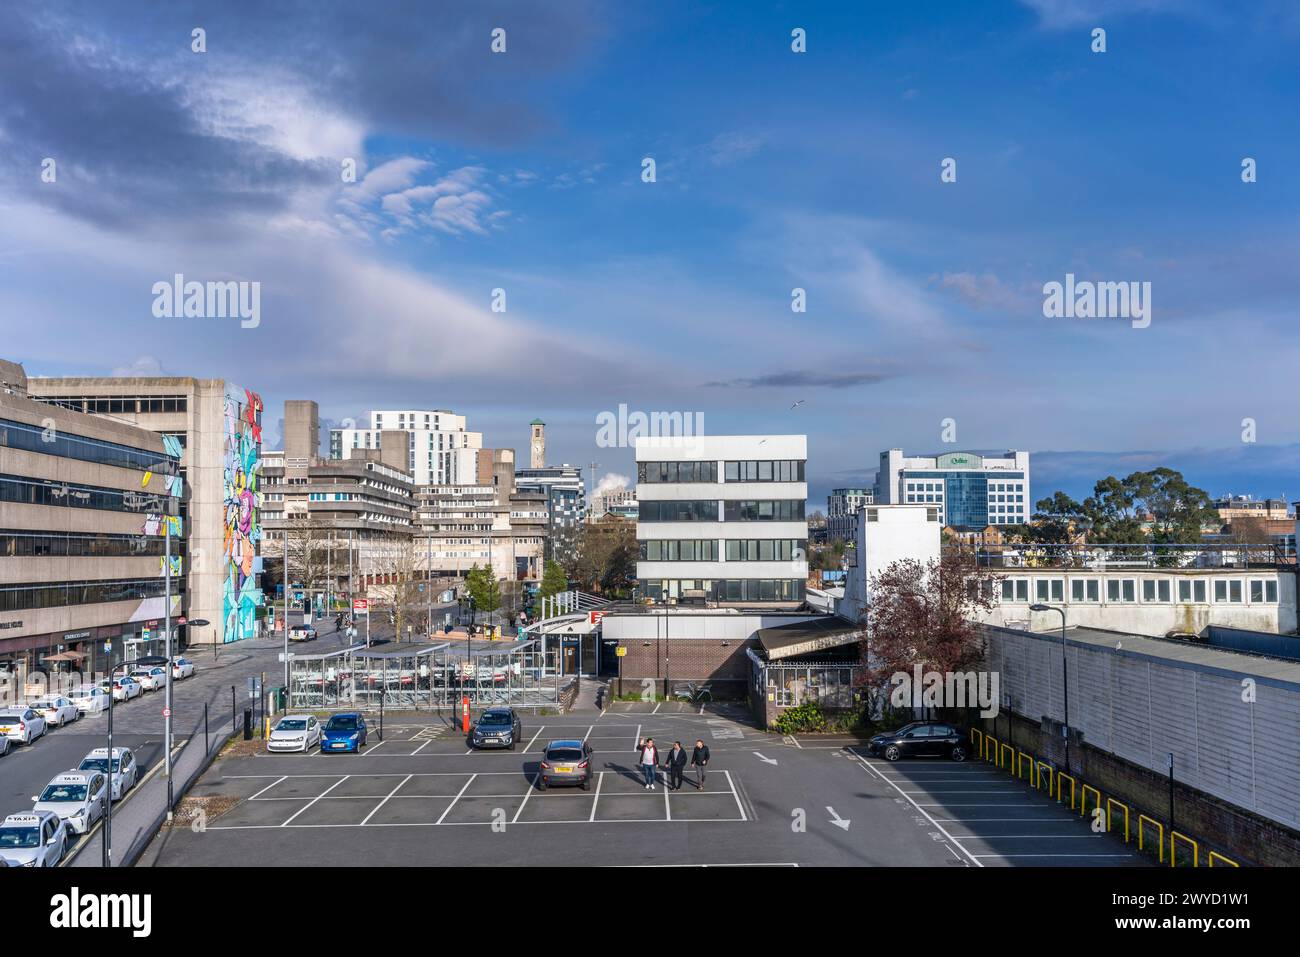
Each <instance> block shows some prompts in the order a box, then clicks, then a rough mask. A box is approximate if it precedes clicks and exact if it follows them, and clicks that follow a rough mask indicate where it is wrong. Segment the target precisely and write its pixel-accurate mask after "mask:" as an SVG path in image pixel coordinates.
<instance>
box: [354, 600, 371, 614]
mask: <svg viewBox="0 0 1300 957" xmlns="http://www.w3.org/2000/svg"><path fill="white" fill-rule="evenodd" d="M352 610H353V611H354V612H356V613H357V614H359V615H369V614H370V599H369V598H354V599H352Z"/></svg>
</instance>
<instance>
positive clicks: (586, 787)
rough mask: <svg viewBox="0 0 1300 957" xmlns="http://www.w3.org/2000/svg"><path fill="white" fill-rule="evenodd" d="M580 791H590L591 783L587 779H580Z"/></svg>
mask: <svg viewBox="0 0 1300 957" xmlns="http://www.w3.org/2000/svg"><path fill="white" fill-rule="evenodd" d="M582 789H583V790H584V791H590V790H591V781H590V779H588V778H583V779H582Z"/></svg>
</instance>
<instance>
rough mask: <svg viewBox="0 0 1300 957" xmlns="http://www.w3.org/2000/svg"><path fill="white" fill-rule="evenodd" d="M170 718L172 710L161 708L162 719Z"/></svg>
mask: <svg viewBox="0 0 1300 957" xmlns="http://www.w3.org/2000/svg"><path fill="white" fill-rule="evenodd" d="M171 716H172V709H171V708H163V717H164V718H170V717H171Z"/></svg>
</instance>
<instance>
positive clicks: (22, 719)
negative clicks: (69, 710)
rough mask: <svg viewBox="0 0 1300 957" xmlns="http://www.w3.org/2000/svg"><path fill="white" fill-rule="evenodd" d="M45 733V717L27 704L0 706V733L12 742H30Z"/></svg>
mask: <svg viewBox="0 0 1300 957" xmlns="http://www.w3.org/2000/svg"><path fill="white" fill-rule="evenodd" d="M44 733H45V718H44V716H42V715H41V713H40V712H39V711H35V710H33V709H31V708H29V707H27V705H25V704H24V705H19V706H18V707H16V708H0V734H3V735H4V736H5V737H7V738H8V739H9V740H10V741H12V742H14V744H31V743H32V742H33V741H35V740H36V739H37V738H39V737H40V736H41V735H43V734H44Z"/></svg>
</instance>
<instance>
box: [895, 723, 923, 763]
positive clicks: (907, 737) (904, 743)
mask: <svg viewBox="0 0 1300 957" xmlns="http://www.w3.org/2000/svg"><path fill="white" fill-rule="evenodd" d="M927 732H928V729H926V728H913V729H912V730H910V731H906V732H904V733H903V735H902V737H901V738H900V739H899V742H898V747H899V750H900V751H902V752H903V754H905V755H906V756H908V757H913V758H914V757H917V756H919V755H922V754H924V753H925V746H926V737H927Z"/></svg>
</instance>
